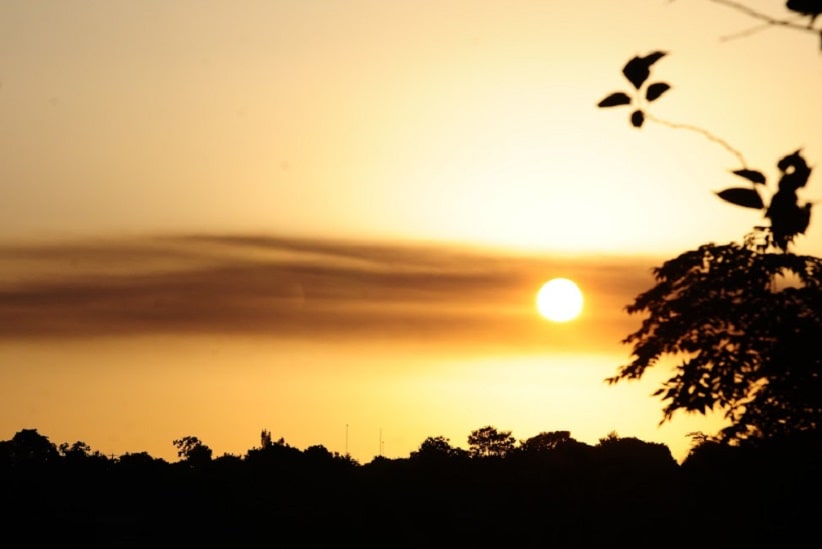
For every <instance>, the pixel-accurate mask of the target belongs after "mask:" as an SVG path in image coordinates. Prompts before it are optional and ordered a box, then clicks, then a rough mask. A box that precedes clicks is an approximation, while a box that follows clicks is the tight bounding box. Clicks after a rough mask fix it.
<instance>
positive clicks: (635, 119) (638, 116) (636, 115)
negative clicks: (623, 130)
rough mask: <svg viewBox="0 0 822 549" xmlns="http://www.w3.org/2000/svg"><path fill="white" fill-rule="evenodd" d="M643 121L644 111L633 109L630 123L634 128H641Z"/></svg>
mask: <svg viewBox="0 0 822 549" xmlns="http://www.w3.org/2000/svg"><path fill="white" fill-rule="evenodd" d="M643 122H645V113H644V112H642V111H640V110H635V111H634V112H632V113H631V124H633V126H634V127H635V128H641V127H642V123H643Z"/></svg>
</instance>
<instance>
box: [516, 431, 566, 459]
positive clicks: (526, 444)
mask: <svg viewBox="0 0 822 549" xmlns="http://www.w3.org/2000/svg"><path fill="white" fill-rule="evenodd" d="M574 442H576V441H575V440H574V439H573V438H571V432H570V431H550V432H542V433H540V434H538V435H535V436H532V437H531V438H529V439H527V440H524V441H522V442H520V445H519V449H520V450H521V451H522V452H525V453H527V454H543V453H546V452H550V451H552V450H556V449H557V448H559V447H561V446H564V445H567V444H572V443H574Z"/></svg>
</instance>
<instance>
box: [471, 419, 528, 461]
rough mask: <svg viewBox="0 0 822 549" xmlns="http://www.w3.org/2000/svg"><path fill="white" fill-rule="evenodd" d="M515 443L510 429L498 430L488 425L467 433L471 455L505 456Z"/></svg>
mask: <svg viewBox="0 0 822 549" xmlns="http://www.w3.org/2000/svg"><path fill="white" fill-rule="evenodd" d="M515 443H516V439H515V438H514V437H512V436H511V431H498V430H497V429H496V428H495V427H491V426H490V425H489V426H487V427H481V428H479V429H477V430H475V431H471V434H470V435H468V446H469V451H470V452H471V455H472V456H473V457H505V456H507V455H508V454H510V453H511V451H512V450H513V449H514V444H515Z"/></svg>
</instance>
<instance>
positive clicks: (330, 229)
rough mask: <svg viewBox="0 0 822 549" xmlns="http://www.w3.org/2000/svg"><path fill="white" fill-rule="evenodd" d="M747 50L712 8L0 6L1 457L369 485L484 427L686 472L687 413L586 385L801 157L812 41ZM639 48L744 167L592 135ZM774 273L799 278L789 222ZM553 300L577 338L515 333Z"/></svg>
mask: <svg viewBox="0 0 822 549" xmlns="http://www.w3.org/2000/svg"><path fill="white" fill-rule="evenodd" d="M744 4H745V5H747V6H751V7H752V8H755V9H758V10H760V11H761V12H762V13H766V14H769V15H772V16H774V17H775V18H787V17H790V14H789V13H788V12H787V11H786V10H785V9H784V7H783V6H784V2H783V1H781V0H780V1H766V0H760V1H750V2H744ZM759 25H760V22H759V21H757V20H756V19H754V18H751V17H750V16H748V15H746V14H744V13H742V12H741V11H739V10H736V9H733V8H732V7H729V6H727V5H724V4H723V3H722V2H716V1H710V0H678V1H676V2H669V1H667V0H620V1H619V2H617V1H614V0H591V1H588V2H574V1H570V0H567V1H558V0H506V1H498V0H471V1H468V0H436V1H433V0H432V1H429V0H413V1H412V0H392V1H386V0H371V1H365V0H345V1H344V0H323V1H320V0H291V1H285V0H259V1H251V0H243V1H238V2H227V1H216V0H197V1H195V0H192V1H183V0H171V1H169V0H162V1H160V0H158V1H151V0H144V1H139V2H137V1H129V2H127V1H107V2H98V1H75V0H69V1H46V2H29V1H17V0H7V1H4V2H2V3H0V128H2V131H0V440H5V439H8V438H11V437H12V436H13V435H14V433H15V432H16V431H18V430H20V429H22V428H37V429H38V430H39V431H40V432H41V433H43V434H45V435H47V436H49V437H50V438H51V439H52V441H54V442H58V443H59V442H63V441H74V440H78V439H79V440H84V441H85V442H87V443H88V444H90V445H91V446H92V448H94V449H98V450H100V451H103V452H104V453H107V454H109V453H113V454H115V455H119V454H122V453H124V452H137V451H143V450H146V451H149V452H150V453H151V454H152V455H155V456H157V457H165V458H167V459H176V456H175V454H174V448H173V446H172V444H171V440H172V439H174V438H179V437H181V436H184V435H196V436H198V437H200V438H201V439H203V440H204V442H206V443H207V444H209V445H210V446H211V447H212V448H213V449H214V451H215V453H216V454H217V455H220V454H222V453H224V452H230V453H236V454H241V453H243V452H244V451H245V450H247V449H249V448H251V447H253V446H254V445H256V444H258V443H259V432H260V430H262V429H269V430H270V431H271V432H272V435H274V436H275V437H279V436H282V437H284V438H285V439H286V441H287V442H289V443H290V444H292V445H294V446H297V447H300V448H305V447H307V446H309V445H312V444H324V445H325V446H327V447H328V448H329V449H330V450H332V451H339V452H343V451H345V450H346V449H347V450H348V451H350V452H351V454H352V455H353V456H354V457H355V458H357V459H359V460H361V461H369V460H370V459H371V458H372V457H373V456H374V455H375V454H377V453H378V452H379V451H380V448H382V449H383V450H384V453H385V455H388V456H390V457H399V456H407V455H408V453H409V452H410V451H412V450H414V449H415V448H417V447H418V446H419V444H420V442H422V440H424V438H425V437H427V436H436V435H444V436H447V437H449V438H450V439H451V441H452V443H453V444H454V445H459V446H465V439H466V437H467V435H468V433H469V432H470V431H471V430H473V429H476V428H479V427H482V426H484V425H494V426H496V427H497V428H500V429H506V430H511V431H513V434H514V436H515V437H517V438H518V439H524V438H527V437H529V436H533V435H535V434H537V433H539V432H541V431H550V430H570V431H571V434H572V435H573V436H575V437H576V438H578V439H579V440H583V441H585V442H589V443H595V442H596V441H597V439H598V438H599V437H602V436H605V435H606V434H607V433H608V432H610V431H614V430H615V431H617V432H618V433H619V434H620V435H622V436H637V437H639V438H642V439H644V440H653V441H659V442H665V443H666V444H669V446H670V447H671V449H672V451H673V452H674V455H675V456H676V457H677V458H682V457H683V456H684V455H685V452H686V451H687V447H688V444H689V441H688V439H687V437H686V436H685V434H686V433H688V432H690V431H693V430H697V429H703V430H706V431H713V430H716V428H717V426H718V425H719V423H718V422H717V421H716V419H715V418H707V419H706V418H702V417H695V418H690V417H677V418H675V420H674V422H672V423H671V424H667V425H664V426H662V427H658V426H657V424H658V422H659V420H660V419H661V403H660V402H659V401H658V400H655V399H653V398H652V397H650V396H649V395H650V393H651V392H652V391H653V390H654V389H655V387H656V385H655V381H658V380H659V379H660V376H661V375H663V374H664V372H653V373H652V374H651V377H649V379H647V380H643V381H642V382H638V383H630V384H623V385H617V386H607V385H605V384H604V383H603V381H602V380H603V379H604V378H605V377H606V376H609V375H613V373H614V372H615V370H616V368H617V367H618V366H619V365H620V364H623V363H624V362H625V361H627V360H628V358H629V356H630V349H629V348H627V347H626V346H623V345H621V343H620V341H621V340H622V338H624V337H625V336H626V335H627V334H628V333H630V331H631V330H632V329H634V328H635V327H636V326H637V323H638V322H639V319H638V318H633V317H629V316H628V315H627V314H626V313H625V312H624V306H625V305H627V304H628V303H629V302H630V301H631V300H632V298H633V297H634V296H635V295H636V294H637V293H639V292H641V291H643V290H645V289H647V288H649V287H650V285H651V284H652V278H651V274H650V269H651V267H653V266H654V265H657V264H659V263H660V262H661V261H662V260H664V259H666V258H670V257H673V256H675V255H678V254H679V253H681V252H683V251H686V250H689V249H693V248H695V247H697V246H699V245H700V244H704V243H707V242H720V243H721V242H728V241H732V240H736V241H739V240H740V239H741V238H742V237H743V236H744V234H745V233H746V232H747V231H748V230H749V229H750V228H751V227H752V226H754V225H756V224H759V223H761V222H762V215H761V213H760V212H757V211H754V210H746V209H743V208H736V207H734V206H731V205H728V204H726V203H723V202H722V201H721V200H720V199H718V198H717V197H716V196H715V195H714V194H713V193H714V192H716V191H719V190H722V189H724V188H726V187H731V186H740V184H741V185H742V186H744V184H745V182H744V181H743V180H741V179H739V178H737V177H735V176H734V175H732V174H731V171H732V170H735V169H739V168H742V167H749V168H753V169H758V170H761V171H762V172H763V173H765V174H766V175H767V176H768V180H769V182H770V188H771V189H773V188H774V186H775V182H776V180H777V177H778V171H777V169H776V162H777V161H778V160H779V158H781V157H782V156H784V155H785V154H788V153H791V152H793V151H794V150H796V149H798V148H802V150H803V154H804V155H805V157H806V158H808V159H809V162H810V163H811V165H814V164H816V163H817V162H818V159H820V158H822V124H820V120H822V109H821V108H820V104H819V98H820V97H822V54H820V43H819V36H818V35H814V34H812V33H806V32H801V31H798V30H793V29H786V28H769V29H765V30H760V31H758V32H754V33H752V34H750V35H747V36H740V37H736V38H733V36H734V35H737V34H738V33H740V32H744V31H748V30H750V29H754V28H756V27H758V26H759ZM817 26H818V23H817ZM723 37H732V38H731V39H729V40H724V39H723ZM654 50H662V51H666V52H668V55H667V56H666V57H664V58H663V59H661V60H660V61H659V62H658V63H657V64H656V65H654V67H653V71H652V77H651V80H652V81H664V82H668V83H670V84H671V85H672V89H671V90H670V91H668V92H667V93H666V94H665V95H663V96H662V97H661V98H660V99H659V100H658V101H656V102H655V103H654V104H653V105H652V106H651V109H650V110H651V112H652V113H653V114H654V115H655V116H656V117H658V118H661V119H665V120H668V121H671V122H674V123H679V124H690V125H693V126H697V127H701V128H705V129H706V130H709V131H710V132H711V133H712V134H713V135H715V136H718V137H720V138H721V139H722V140H724V141H725V142H726V143H728V144H730V145H731V146H732V147H733V148H734V149H736V150H738V151H740V152H741V153H742V154H743V155H744V159H745V161H746V166H743V165H741V164H740V160H739V159H738V158H737V157H736V155H734V154H732V153H731V152H730V151H729V150H727V148H726V147H723V146H722V145H720V144H718V143H717V142H716V141H712V140H710V139H708V138H706V137H705V136H704V135H701V134H699V133H698V132H694V131H687V130H682V129H672V128H670V127H665V126H663V125H660V124H654V123H651V122H648V123H647V124H646V126H645V127H643V128H642V129H640V130H637V129H635V128H633V127H631V126H630V124H629V122H628V115H629V113H630V110H629V109H627V108H625V107H622V108H614V109H609V110H602V109H597V108H596V104H597V102H598V101H599V100H600V99H602V98H603V97H605V96H606V95H607V94H608V93H610V92H612V91H617V90H625V91H628V90H629V89H630V84H629V83H628V81H627V80H626V79H625V78H624V77H623V75H622V74H621V69H622V66H623V65H624V64H625V62H626V61H627V60H628V59H629V58H631V57H632V56H634V55H644V54H646V53H649V52H651V51H654ZM817 178H818V176H812V177H811V180H810V185H809V188H808V189H804V191H805V192H804V194H803V195H802V198H803V199H807V200H811V201H814V200H817V201H818V200H821V199H822V187H819V188H817V186H816V185H817V184H818V181H816V180H817ZM795 249H796V251H799V252H801V253H810V254H815V255H818V254H822V231H820V230H819V229H818V226H817V224H816V223H815V220H814V219H813V218H812V220H811V226H810V229H809V230H808V234H807V235H806V236H803V237H801V238H800V239H799V240H798V242H797V245H796V248H795ZM555 276H563V277H567V278H571V279H574V280H575V281H576V282H577V283H578V284H579V285H580V287H581V288H582V290H583V292H584V294H585V300H586V301H585V308H584V310H583V313H582V316H581V317H580V318H579V319H578V320H575V321H572V322H569V323H567V324H556V323H550V322H548V321H546V320H544V319H542V318H540V317H539V316H538V315H537V313H536V309H535V307H534V299H535V295H536V292H537V290H538V289H539V287H540V286H541V284H542V283H543V282H544V281H545V280H547V279H549V278H552V277H555ZM654 376H655V377H654ZM346 433H347V436H346ZM381 441H382V443H381Z"/></svg>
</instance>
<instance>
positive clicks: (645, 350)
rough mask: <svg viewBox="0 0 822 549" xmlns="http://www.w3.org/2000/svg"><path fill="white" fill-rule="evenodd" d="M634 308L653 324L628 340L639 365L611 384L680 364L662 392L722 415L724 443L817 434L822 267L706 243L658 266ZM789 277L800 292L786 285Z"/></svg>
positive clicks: (671, 403) (690, 407)
mask: <svg viewBox="0 0 822 549" xmlns="http://www.w3.org/2000/svg"><path fill="white" fill-rule="evenodd" d="M654 277H655V279H656V281H657V284H656V286H654V287H653V288H652V289H650V290H648V291H647V292H644V293H642V294H640V295H639V296H638V297H637V298H636V300H635V301H634V303H633V304H631V305H629V306H628V312H630V313H645V315H646V318H645V319H644V320H643V322H642V326H641V327H640V328H639V330H637V331H636V332H634V333H632V334H630V335H629V336H628V337H627V338H626V339H625V340H624V342H625V343H628V344H631V345H633V360H632V361H631V362H630V363H629V364H627V365H625V366H622V367H621V368H620V369H619V372H618V374H617V375H616V376H614V377H612V378H609V380H608V381H610V382H611V383H615V382H617V381H619V380H623V379H636V378H639V377H641V376H642V375H643V374H644V373H645V370H646V369H647V368H649V367H651V366H654V365H655V364H656V363H657V362H658V361H659V360H660V359H661V358H662V357H663V356H665V355H669V356H671V357H675V358H679V359H681V362H680V364H679V365H678V366H677V367H676V368H675V370H674V374H673V375H672V377H670V378H669V379H668V380H667V381H666V382H664V384H663V386H662V387H661V388H660V389H659V390H658V391H657V392H656V393H655V395H659V396H661V398H662V399H663V401H665V402H666V405H665V408H664V419H669V418H670V417H671V416H672V415H673V413H674V412H675V411H677V410H686V411H697V412H701V413H704V412H706V411H708V410H710V409H713V408H715V407H716V408H718V409H720V410H722V411H723V412H724V413H725V415H726V417H727V418H728V419H729V420H730V422H731V425H730V426H729V427H727V428H725V429H724V430H723V432H722V433H723V438H725V439H737V440H738V439H746V438H751V437H754V438H763V437H773V436H784V435H788V434H791V433H793V432H796V431H807V430H815V429H818V428H819V426H820V420H821V419H822V347H820V345H819V336H820V334H822V260H820V259H819V258H815V257H810V256H799V255H794V254H786V253H778V252H760V251H757V250H751V249H749V248H748V247H745V246H742V245H738V244H727V245H723V246H719V245H714V244H708V245H704V246H701V247H700V248H699V249H698V250H695V251H690V252H686V253H684V254H682V255H680V256H678V257H676V258H674V259H672V260H669V261H667V262H665V263H664V264H663V265H662V266H661V267H659V268H656V269H654ZM784 280H788V281H790V282H791V283H792V285H790V286H787V285H785V282H781V281H784Z"/></svg>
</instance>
